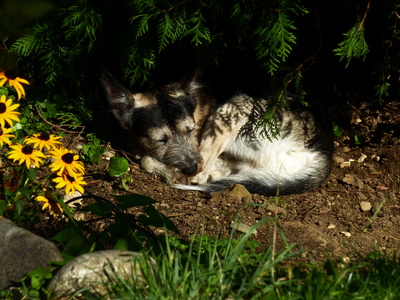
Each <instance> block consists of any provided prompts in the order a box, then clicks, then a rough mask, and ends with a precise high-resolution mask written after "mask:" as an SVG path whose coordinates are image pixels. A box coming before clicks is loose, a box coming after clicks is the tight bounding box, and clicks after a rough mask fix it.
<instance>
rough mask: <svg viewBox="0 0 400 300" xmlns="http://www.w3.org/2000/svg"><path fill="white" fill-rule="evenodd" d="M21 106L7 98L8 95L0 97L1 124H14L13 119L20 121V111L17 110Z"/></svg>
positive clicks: (2, 125)
mask: <svg viewBox="0 0 400 300" xmlns="http://www.w3.org/2000/svg"><path fill="white" fill-rule="evenodd" d="M18 107H19V104H14V105H12V100H11V99H10V98H9V99H7V98H6V95H1V97H0V125H1V127H3V128H4V126H5V123H6V122H7V123H8V124H9V125H10V126H12V124H13V121H17V122H19V117H18V115H20V113H19V112H17V111H15V109H17V108H18Z"/></svg>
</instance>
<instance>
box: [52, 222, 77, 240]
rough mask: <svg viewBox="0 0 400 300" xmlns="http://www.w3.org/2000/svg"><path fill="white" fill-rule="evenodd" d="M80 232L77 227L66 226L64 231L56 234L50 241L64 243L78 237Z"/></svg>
mask: <svg viewBox="0 0 400 300" xmlns="http://www.w3.org/2000/svg"><path fill="white" fill-rule="evenodd" d="M80 234H81V230H80V229H79V228H78V227H77V226H71V225H70V226H68V227H67V228H65V229H64V230H62V231H60V232H59V233H57V234H56V235H55V236H54V237H53V238H52V240H53V241H56V242H59V243H64V242H68V241H70V240H71V239H72V238H74V237H75V236H76V235H80Z"/></svg>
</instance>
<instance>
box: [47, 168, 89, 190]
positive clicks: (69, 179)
mask: <svg viewBox="0 0 400 300" xmlns="http://www.w3.org/2000/svg"><path fill="white" fill-rule="evenodd" d="M53 181H54V182H55V183H57V185H56V188H58V189H61V188H63V187H65V194H66V195H68V194H69V193H74V192H75V190H77V191H78V192H80V193H81V194H83V193H84V190H83V187H82V185H85V184H86V182H85V181H84V180H83V176H81V175H77V176H74V177H73V176H70V175H69V174H68V173H67V172H64V173H63V174H62V176H59V177H57V178H54V179H53Z"/></svg>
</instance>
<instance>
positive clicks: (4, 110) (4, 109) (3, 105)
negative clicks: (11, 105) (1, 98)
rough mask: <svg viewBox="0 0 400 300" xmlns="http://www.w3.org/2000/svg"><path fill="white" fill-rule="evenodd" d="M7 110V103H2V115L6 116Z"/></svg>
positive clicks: (0, 108)
mask: <svg viewBox="0 0 400 300" xmlns="http://www.w3.org/2000/svg"><path fill="white" fill-rule="evenodd" d="M6 110H7V106H6V104H5V103H3V102H1V103H0V114H4V113H5V112H6Z"/></svg>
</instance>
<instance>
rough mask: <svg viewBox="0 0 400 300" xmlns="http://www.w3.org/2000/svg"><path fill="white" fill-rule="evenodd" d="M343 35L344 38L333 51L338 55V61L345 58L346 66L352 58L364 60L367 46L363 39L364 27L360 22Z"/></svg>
mask: <svg viewBox="0 0 400 300" xmlns="http://www.w3.org/2000/svg"><path fill="white" fill-rule="evenodd" d="M344 36H345V39H344V40H343V41H342V42H340V43H339V45H338V47H337V48H336V49H334V50H333V51H334V52H335V54H336V55H337V56H339V57H340V61H342V60H344V59H346V60H347V63H346V68H347V67H348V66H349V64H350V61H351V60H352V59H353V58H362V59H363V61H364V60H365V58H366V56H367V54H368V52H369V47H368V45H367V43H366V41H365V28H364V25H363V23H362V22H359V23H357V24H356V25H355V26H353V27H352V28H351V29H350V30H349V31H348V32H347V33H344Z"/></svg>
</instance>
